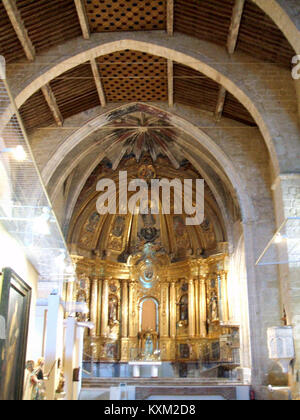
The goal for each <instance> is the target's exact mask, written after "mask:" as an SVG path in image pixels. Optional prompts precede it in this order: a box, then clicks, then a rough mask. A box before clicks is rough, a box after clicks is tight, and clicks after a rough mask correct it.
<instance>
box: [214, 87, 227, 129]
mask: <svg viewBox="0 0 300 420" xmlns="http://www.w3.org/2000/svg"><path fill="white" fill-rule="evenodd" d="M226 94H227V91H226V89H225V88H224V87H223V86H220V90H219V96H218V102H217V107H216V111H215V117H216V120H217V121H220V119H221V118H222V114H223V111H224V105H225V99H226Z"/></svg>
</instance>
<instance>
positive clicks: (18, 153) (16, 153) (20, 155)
mask: <svg viewBox="0 0 300 420" xmlns="http://www.w3.org/2000/svg"><path fill="white" fill-rule="evenodd" d="M0 153H11V154H12V156H13V157H14V159H15V160H17V161H18V162H23V161H24V160H26V158H27V155H26V152H25V150H24V148H23V146H21V145H19V146H16V147H8V148H5V149H2V150H1V151H0Z"/></svg>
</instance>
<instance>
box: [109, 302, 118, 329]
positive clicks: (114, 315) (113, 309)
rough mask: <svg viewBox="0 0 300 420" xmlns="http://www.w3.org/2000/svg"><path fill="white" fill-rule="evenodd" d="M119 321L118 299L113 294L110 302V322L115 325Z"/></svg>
mask: <svg viewBox="0 0 300 420" xmlns="http://www.w3.org/2000/svg"><path fill="white" fill-rule="evenodd" d="M117 321H118V299H117V298H116V297H115V296H111V297H110V298H109V302H108V322H109V324H110V325H114V324H115V323H116V322H117Z"/></svg>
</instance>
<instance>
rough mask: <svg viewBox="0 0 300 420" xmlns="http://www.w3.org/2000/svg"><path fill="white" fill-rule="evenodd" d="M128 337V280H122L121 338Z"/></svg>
mask: <svg viewBox="0 0 300 420" xmlns="http://www.w3.org/2000/svg"><path fill="white" fill-rule="evenodd" d="M127 337H128V282H127V280H123V282H122V338H127Z"/></svg>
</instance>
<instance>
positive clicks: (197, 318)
mask: <svg viewBox="0 0 300 420" xmlns="http://www.w3.org/2000/svg"><path fill="white" fill-rule="evenodd" d="M198 283H199V282H198V278H196V279H194V293H195V334H196V336H198V335H199V325H200V313H199V287H198Z"/></svg>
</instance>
